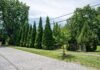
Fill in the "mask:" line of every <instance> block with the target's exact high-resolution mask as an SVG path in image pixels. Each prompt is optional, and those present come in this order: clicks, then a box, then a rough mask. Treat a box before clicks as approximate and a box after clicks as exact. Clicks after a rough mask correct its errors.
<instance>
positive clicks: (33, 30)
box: [31, 21, 36, 47]
mask: <svg viewBox="0 0 100 70" xmlns="http://www.w3.org/2000/svg"><path fill="white" fill-rule="evenodd" d="M35 37H36V22H35V21H34V25H33V29H32V40H31V41H32V42H31V47H34V43H35Z"/></svg>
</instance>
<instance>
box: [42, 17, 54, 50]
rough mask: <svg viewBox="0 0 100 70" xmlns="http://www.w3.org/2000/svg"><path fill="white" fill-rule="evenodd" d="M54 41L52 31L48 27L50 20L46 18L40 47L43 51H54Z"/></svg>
mask: <svg viewBox="0 0 100 70" xmlns="http://www.w3.org/2000/svg"><path fill="white" fill-rule="evenodd" d="M53 44H54V39H53V36H52V30H51V27H50V20H49V17H47V18H46V25H45V29H44V33H43V40H42V45H43V46H42V47H43V49H48V50H51V49H54V46H53Z"/></svg>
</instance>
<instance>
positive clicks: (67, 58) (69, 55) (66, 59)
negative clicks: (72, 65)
mask: <svg viewBox="0 0 100 70" xmlns="http://www.w3.org/2000/svg"><path fill="white" fill-rule="evenodd" d="M74 58H75V56H73V55H71V54H66V55H64V56H62V60H65V61H72V60H73V59H74Z"/></svg>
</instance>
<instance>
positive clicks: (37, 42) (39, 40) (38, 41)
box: [35, 17, 43, 49]
mask: <svg viewBox="0 0 100 70" xmlns="http://www.w3.org/2000/svg"><path fill="white" fill-rule="evenodd" d="M42 34H43V28H42V18H41V17H40V19H39V26H38V31H37V35H36V40H35V48H39V49H41V48H42Z"/></svg>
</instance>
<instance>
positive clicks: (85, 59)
mask: <svg viewBox="0 0 100 70" xmlns="http://www.w3.org/2000/svg"><path fill="white" fill-rule="evenodd" d="M11 47H13V48H15V49H19V50H23V51H27V52H31V53H35V54H39V55H43V56H47V57H51V58H55V59H59V60H63V61H66V62H74V63H78V64H81V65H85V66H89V67H94V68H97V69H100V56H92V55H87V54H94V55H99V54H100V52H98V51H100V46H98V49H97V50H96V51H97V52H88V53H87V52H70V51H66V54H67V56H66V57H65V58H64V59H62V49H58V50H41V49H34V48H25V47H17V46H11Z"/></svg>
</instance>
